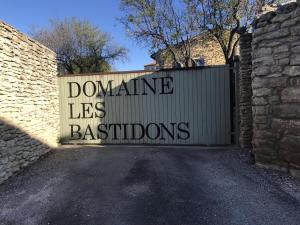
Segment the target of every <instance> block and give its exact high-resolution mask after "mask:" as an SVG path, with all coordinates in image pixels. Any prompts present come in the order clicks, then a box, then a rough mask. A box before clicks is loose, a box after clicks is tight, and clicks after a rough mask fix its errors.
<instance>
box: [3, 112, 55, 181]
mask: <svg viewBox="0 0 300 225" xmlns="http://www.w3.org/2000/svg"><path fill="white" fill-rule="evenodd" d="M0 134H1V136H0V162H1V164H0V166H1V168H2V169H1V171H0V174H2V176H0V183H1V182H2V181H4V180H6V179H7V178H9V177H10V176H11V175H13V174H14V173H16V172H18V171H20V170H21V169H23V168H24V167H26V166H28V165H29V164H31V163H33V162H35V161H36V160H37V159H39V158H40V157H41V156H42V155H44V154H45V153H47V152H49V151H50V150H51V149H52V148H51V147H50V146H48V145H47V144H45V143H43V142H41V141H40V140H38V139H36V138H33V137H32V136H31V135H30V134H29V133H27V132H26V131H24V130H23V129H21V128H19V127H17V126H16V125H14V124H13V123H12V122H9V121H7V120H5V119H4V118H1V117H0Z"/></svg>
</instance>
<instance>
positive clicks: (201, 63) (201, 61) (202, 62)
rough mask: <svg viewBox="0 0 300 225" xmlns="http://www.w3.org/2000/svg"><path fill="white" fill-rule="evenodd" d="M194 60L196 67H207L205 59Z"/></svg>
mask: <svg viewBox="0 0 300 225" xmlns="http://www.w3.org/2000/svg"><path fill="white" fill-rule="evenodd" d="M194 60H195V62H196V66H204V65H205V60H204V58H197V59H194Z"/></svg>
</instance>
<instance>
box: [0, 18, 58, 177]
mask: <svg viewBox="0 0 300 225" xmlns="http://www.w3.org/2000/svg"><path fill="white" fill-rule="evenodd" d="M58 126H59V107H58V88H57V65H56V55H55V53H54V52H52V51H51V50H49V49H48V48H46V47H44V46H43V45H41V44H39V43H38V42H36V41H34V40H31V39H30V38H28V37H26V36H25V35H23V34H22V33H20V32H18V31H17V30H15V29H14V28H12V27H11V26H9V25H7V24H5V23H4V22H1V21H0V183H1V182H2V181H3V180H5V179H7V178H8V177H9V176H10V175H12V174H13V173H14V172H16V171H18V170H20V169H21V168H22V167H24V166H26V165H28V164H29V163H31V162H33V161H35V160H36V159H37V158H39V157H40V156H41V155H43V154H44V153H46V152H48V151H49V150H50V147H54V146H56V143H57V138H58Z"/></svg>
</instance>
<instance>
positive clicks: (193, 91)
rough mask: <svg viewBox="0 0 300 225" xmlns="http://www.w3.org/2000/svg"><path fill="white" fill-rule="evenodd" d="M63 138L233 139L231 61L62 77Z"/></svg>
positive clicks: (83, 140) (193, 141) (176, 141)
mask: <svg viewBox="0 0 300 225" xmlns="http://www.w3.org/2000/svg"><path fill="white" fill-rule="evenodd" d="M59 90H60V117H61V142H62V143H68V144H70V143H78V144H176V145H177V144H196V145H202V144H203V145H224V144H231V116H230V107H231V106H230V105H231V104H230V73H229V67H228V66H213V67H203V68H194V69H180V70H164V71H157V72H147V71H132V72H124V73H107V74H90V75H69V76H62V77H60V78H59Z"/></svg>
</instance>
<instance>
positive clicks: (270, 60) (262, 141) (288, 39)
mask: <svg viewBox="0 0 300 225" xmlns="http://www.w3.org/2000/svg"><path fill="white" fill-rule="evenodd" d="M252 50H253V52H252V57H253V61H252V66H253V68H252V69H253V71H252V88H253V120H254V122H253V128H254V131H253V141H252V144H253V153H254V155H255V159H256V161H257V163H259V164H262V165H267V166H270V167H274V168H277V169H283V170H289V171H290V172H291V173H292V174H294V175H300V173H299V169H300V6H299V3H295V2H294V3H289V4H287V5H284V6H281V7H279V8H278V9H277V10H276V11H274V12H269V13H266V14H264V15H262V16H261V17H260V18H259V19H257V21H256V22H255V25H254V31H253V43H252Z"/></svg>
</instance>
